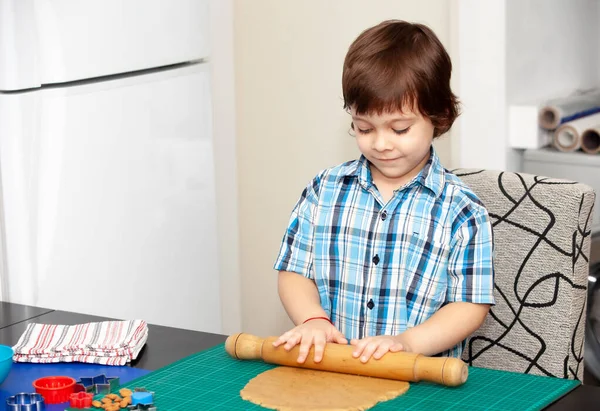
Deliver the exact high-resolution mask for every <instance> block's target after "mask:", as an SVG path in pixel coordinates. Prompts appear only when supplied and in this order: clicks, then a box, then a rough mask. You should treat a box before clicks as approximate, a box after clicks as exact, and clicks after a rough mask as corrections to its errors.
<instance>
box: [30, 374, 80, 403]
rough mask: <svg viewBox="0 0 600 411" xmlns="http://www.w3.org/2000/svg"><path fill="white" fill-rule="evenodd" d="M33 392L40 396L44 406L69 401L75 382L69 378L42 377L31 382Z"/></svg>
mask: <svg viewBox="0 0 600 411" xmlns="http://www.w3.org/2000/svg"><path fill="white" fill-rule="evenodd" d="M33 388H35V391H36V392H38V393H40V394H42V397H44V400H45V402H46V404H59V403H61V402H67V401H69V397H70V396H71V394H73V392H74V391H75V380H74V379H73V378H71V377H62V376H61V377H43V378H39V379H37V380H35V381H34V382H33Z"/></svg>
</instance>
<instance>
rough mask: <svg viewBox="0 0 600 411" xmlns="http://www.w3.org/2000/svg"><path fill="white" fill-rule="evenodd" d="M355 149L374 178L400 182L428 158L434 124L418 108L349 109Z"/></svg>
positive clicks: (399, 183)
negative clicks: (386, 110)
mask: <svg viewBox="0 0 600 411" xmlns="http://www.w3.org/2000/svg"><path fill="white" fill-rule="evenodd" d="M351 115H352V123H353V127H354V132H355V133H356V142H357V144H358V148H359V149H360V151H361V152H362V153H363V154H364V156H365V157H366V158H367V159H368V160H369V161H370V162H371V173H372V174H373V178H374V179H375V180H380V181H381V180H382V179H383V180H384V181H386V182H388V183H390V184H398V185H402V184H405V183H407V182H408V181H409V180H411V179H412V178H413V177H414V176H416V175H417V174H418V173H419V171H421V169H422V168H423V166H424V165H425V164H426V163H427V160H428V159H429V150H430V148H431V144H432V142H433V133H434V127H433V125H432V124H431V121H429V119H428V118H426V117H423V116H422V115H421V114H420V113H419V112H418V110H414V111H413V110H408V109H405V110H404V111H403V112H399V111H398V112H393V113H383V114H381V115H377V114H363V115H359V114H356V111H355V110H354V109H352V110H351Z"/></svg>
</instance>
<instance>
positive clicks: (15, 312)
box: [0, 302, 53, 329]
mask: <svg viewBox="0 0 600 411" xmlns="http://www.w3.org/2000/svg"><path fill="white" fill-rule="evenodd" d="M52 311H53V310H48V309H45V308H39V307H31V306H28V305H21V304H12V303H5V302H0V329H2V328H4V327H10V326H11V325H13V324H17V323H20V322H21V321H26V320H29V319H32V318H35V317H38V316H40V315H43V314H46V313H50V312H52Z"/></svg>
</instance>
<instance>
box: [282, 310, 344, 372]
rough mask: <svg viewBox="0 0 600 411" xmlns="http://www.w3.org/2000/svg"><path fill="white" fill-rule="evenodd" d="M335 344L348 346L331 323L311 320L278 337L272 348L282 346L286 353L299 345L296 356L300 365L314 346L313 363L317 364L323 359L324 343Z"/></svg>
mask: <svg viewBox="0 0 600 411" xmlns="http://www.w3.org/2000/svg"><path fill="white" fill-rule="evenodd" d="M328 342H335V343H338V344H348V340H346V338H345V337H344V335H343V334H342V333H341V332H339V331H338V330H337V328H335V327H334V326H333V325H332V324H331V323H329V322H328V321H326V320H321V319H319V320H312V321H309V322H307V323H305V324H301V325H299V326H297V327H295V328H292V329H291V330H290V331H288V332H286V333H285V334H283V335H282V336H280V337H279V338H278V339H277V340H276V341H275V342H274V343H273V346H275V347H279V346H280V345H282V344H284V343H285V345H284V346H283V348H284V349H285V350H286V351H289V350H291V349H292V348H294V347H295V346H296V345H298V344H300V352H299V354H298V363H300V364H302V363H303V362H304V361H305V360H306V357H307V356H308V352H309V351H310V347H311V346H312V345H314V346H315V355H314V358H313V361H314V362H316V363H318V362H320V361H321V360H322V359H323V351H324V350H325V343H328Z"/></svg>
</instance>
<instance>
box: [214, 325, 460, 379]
mask: <svg viewBox="0 0 600 411" xmlns="http://www.w3.org/2000/svg"><path fill="white" fill-rule="evenodd" d="M275 340H277V337H269V338H260V337H256V336H254V335H250V334H244V333H239V334H235V335H231V336H230V337H228V338H227V341H226V342H225V351H227V353H228V354H229V355H230V356H232V357H233V358H237V359H239V360H263V361H264V362H266V363H270V364H278V365H287V366H290V367H301V368H311V369H314V370H321V371H333V372H339V373H344V374H354V375H364V376H368V377H378V378H387V379H391V380H400V381H412V382H417V381H430V382H435V383H438V384H442V385H446V386H449V387H455V386H458V385H461V384H463V383H464V382H465V381H467V377H468V375H469V369H468V367H467V365H466V364H465V363H464V362H462V361H461V360H460V359H458V358H453V357H427V356H424V355H422V354H415V353H409V352H388V353H387V354H385V355H384V356H383V357H382V358H381V359H379V360H376V359H374V358H371V359H370V360H369V361H367V362H366V363H362V362H361V361H360V359H359V358H354V357H353V356H352V351H353V350H354V347H352V346H350V345H341V344H334V343H328V344H326V345H325V351H324V353H323V359H322V360H321V361H320V362H318V363H315V362H314V361H313V356H314V346H313V347H311V349H310V352H309V355H308V357H307V358H306V361H304V363H302V364H300V363H298V361H297V359H298V352H299V350H300V346H299V345H296V346H295V347H294V348H292V349H291V350H290V351H286V350H285V349H284V348H283V345H281V346H279V347H273V342H274V341H275Z"/></svg>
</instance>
